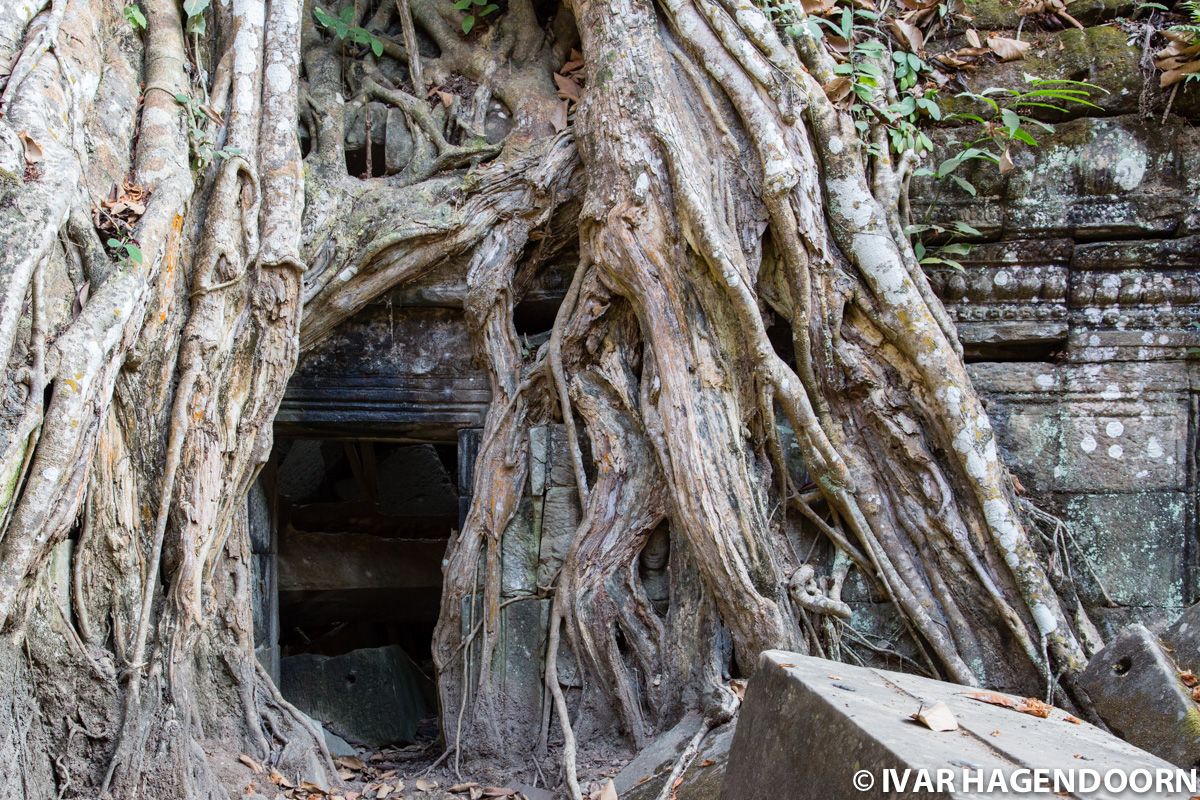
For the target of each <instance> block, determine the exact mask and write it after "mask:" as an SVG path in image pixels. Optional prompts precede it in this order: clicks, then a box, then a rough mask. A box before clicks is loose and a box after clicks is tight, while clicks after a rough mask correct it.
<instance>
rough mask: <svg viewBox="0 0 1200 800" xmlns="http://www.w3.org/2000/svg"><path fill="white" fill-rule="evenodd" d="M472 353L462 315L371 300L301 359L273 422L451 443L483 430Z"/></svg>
mask: <svg viewBox="0 0 1200 800" xmlns="http://www.w3.org/2000/svg"><path fill="white" fill-rule="evenodd" d="M472 353H473V348H472V346H471V341H470V334H469V332H468V331H467V327H466V325H465V324H463V320H462V311H461V310H459V309H452V308H404V307H401V306H394V305H393V304H392V303H391V302H390V301H387V300H383V301H381V302H378V303H374V304H372V305H370V306H369V307H368V308H366V309H364V310H363V311H362V312H360V313H359V314H358V315H356V316H355V317H353V318H352V319H351V320H349V321H347V322H346V323H345V324H343V325H342V326H340V327H339V329H338V334H337V335H336V336H331V337H330V338H328V339H327V340H325V341H323V342H322V343H321V344H319V345H317V346H316V347H315V348H313V350H312V351H311V352H308V353H306V354H305V355H304V356H303V357H302V358H301V359H300V363H299V364H298V365H297V367H296V372H295V374H294V375H293V377H292V379H291V381H290V382H289V383H288V389H287V394H286V395H285V396H284V399H283V403H282V405H281V406H280V409H279V413H278V415H277V417H276V423H277V425H278V426H280V427H282V428H283V429H284V430H289V431H303V430H306V429H322V430H327V429H328V427H329V426H331V425H333V426H339V427H338V432H339V433H340V434H341V435H345V432H346V431H347V430H349V429H351V428H353V427H354V426H362V431H363V433H364V434H366V435H374V436H378V435H379V434H380V432H382V431H386V432H389V433H393V434H404V435H408V436H411V437H413V438H418V439H422V438H423V439H426V440H428V441H453V436H454V433H455V431H457V430H459V429H461V428H477V427H482V424H483V415H484V412H485V411H486V408H487V403H488V400H489V399H490V396H491V392H490V391H489V389H488V382H487V376H486V374H485V373H484V372H483V370H481V369H480V368H479V366H478V365H477V364H475V362H474V361H473V359H472Z"/></svg>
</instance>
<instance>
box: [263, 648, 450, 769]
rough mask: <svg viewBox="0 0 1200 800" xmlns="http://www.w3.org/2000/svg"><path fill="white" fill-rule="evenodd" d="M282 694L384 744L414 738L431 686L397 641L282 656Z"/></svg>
mask: <svg viewBox="0 0 1200 800" xmlns="http://www.w3.org/2000/svg"><path fill="white" fill-rule="evenodd" d="M281 673H282V678H283V681H282V685H281V686H280V689H281V691H282V692H283V696H284V697H285V698H287V699H288V700H289V701H290V702H291V703H292V704H293V705H295V706H296V707H297V708H299V709H300V710H301V711H303V712H304V713H306V714H308V715H309V716H310V717H312V718H313V719H315V720H318V721H320V722H321V723H322V724H323V725H324V726H325V727H326V728H328V729H329V730H330V731H332V732H333V733H335V734H337V735H338V736H341V737H343V738H345V739H347V740H349V741H351V742H357V743H360V744H365V745H370V746H373V747H383V746H385V745H389V744H395V743H397V742H408V741H412V740H413V738H414V737H415V735H416V732H417V724H418V723H419V722H420V721H421V720H422V719H423V718H425V717H426V716H428V715H429V714H430V713H432V712H431V710H430V709H431V708H432V704H431V702H430V695H431V693H432V686H431V684H430V683H429V680H428V679H427V678H426V677H425V676H424V675H423V674H422V673H421V671H420V670H419V669H418V668H417V666H416V664H414V663H413V662H412V659H410V658H409V657H408V654H406V653H405V652H404V650H402V649H401V648H400V647H397V646H395V645H392V646H389V647H370V648H363V649H360V650H352V651H350V652H349V653H344V654H342V655H338V656H322V655H315V654H312V653H304V654H301V655H296V656H288V657H287V658H284V659H282V661H281Z"/></svg>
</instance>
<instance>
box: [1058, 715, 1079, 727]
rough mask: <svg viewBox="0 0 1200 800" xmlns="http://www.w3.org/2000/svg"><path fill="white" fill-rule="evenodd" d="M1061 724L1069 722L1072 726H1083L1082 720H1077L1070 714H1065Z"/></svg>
mask: <svg viewBox="0 0 1200 800" xmlns="http://www.w3.org/2000/svg"><path fill="white" fill-rule="evenodd" d="M1063 722H1069V723H1071V724H1072V725H1082V724H1083V720H1081V719H1079V717H1072V716H1071V715H1070V714H1067V715H1066V716H1065V717H1063Z"/></svg>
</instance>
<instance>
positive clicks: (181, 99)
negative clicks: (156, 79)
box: [175, 92, 192, 106]
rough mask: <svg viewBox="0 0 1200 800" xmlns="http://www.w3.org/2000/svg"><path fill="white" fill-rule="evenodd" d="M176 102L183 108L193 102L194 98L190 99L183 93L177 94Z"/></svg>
mask: <svg viewBox="0 0 1200 800" xmlns="http://www.w3.org/2000/svg"><path fill="white" fill-rule="evenodd" d="M175 102H176V103H179V105H181V106H186V105H189V104H190V103H191V102H192V98H190V97H188V96H187V95H186V94H184V93H183V92H176V93H175Z"/></svg>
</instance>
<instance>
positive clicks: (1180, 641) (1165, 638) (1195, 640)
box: [1162, 603, 1200, 674]
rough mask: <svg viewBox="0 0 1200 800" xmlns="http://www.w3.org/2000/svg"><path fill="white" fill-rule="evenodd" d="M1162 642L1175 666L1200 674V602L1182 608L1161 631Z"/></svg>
mask: <svg viewBox="0 0 1200 800" xmlns="http://www.w3.org/2000/svg"><path fill="white" fill-rule="evenodd" d="M1162 643H1163V645H1164V646H1165V647H1166V648H1167V651H1168V652H1169V654H1170V656H1171V658H1173V659H1174V660H1175V664H1176V666H1178V667H1179V668H1180V669H1190V670H1191V671H1192V672H1194V673H1196V674H1200V603H1196V604H1195V605H1192V606H1189V607H1188V608H1186V609H1184V612H1183V614H1181V615H1180V616H1179V619H1177V620H1175V622H1173V623H1172V624H1171V625H1170V627H1168V628H1167V629H1166V630H1165V631H1164V632H1163V635H1162Z"/></svg>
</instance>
